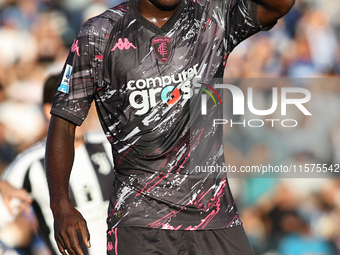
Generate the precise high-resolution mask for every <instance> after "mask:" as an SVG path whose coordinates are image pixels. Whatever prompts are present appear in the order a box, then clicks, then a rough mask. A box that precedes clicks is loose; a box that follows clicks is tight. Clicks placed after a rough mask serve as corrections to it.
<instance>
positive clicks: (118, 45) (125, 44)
mask: <svg viewBox="0 0 340 255" xmlns="http://www.w3.org/2000/svg"><path fill="white" fill-rule="evenodd" d="M131 47H132V48H133V49H135V50H136V49H137V47H136V46H134V45H133V44H132V43H130V42H129V39H127V38H125V39H124V42H123V39H122V38H119V39H118V42H117V43H116V45H115V47H113V49H112V50H111V51H115V50H116V49H117V48H118V49H119V50H124V49H125V50H128V49H130V48H131Z"/></svg>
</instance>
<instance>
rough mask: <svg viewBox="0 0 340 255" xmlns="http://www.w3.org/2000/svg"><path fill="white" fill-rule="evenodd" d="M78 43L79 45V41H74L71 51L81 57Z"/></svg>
mask: <svg viewBox="0 0 340 255" xmlns="http://www.w3.org/2000/svg"><path fill="white" fill-rule="evenodd" d="M78 43H79V41H78V40H76V39H75V40H74V41H73V44H72V47H71V51H72V52H77V56H78V57H80V55H79V46H78Z"/></svg>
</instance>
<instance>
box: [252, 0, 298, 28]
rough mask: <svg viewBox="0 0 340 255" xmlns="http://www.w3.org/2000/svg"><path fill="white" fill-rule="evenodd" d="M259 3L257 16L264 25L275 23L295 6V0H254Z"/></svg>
mask: <svg viewBox="0 0 340 255" xmlns="http://www.w3.org/2000/svg"><path fill="white" fill-rule="evenodd" d="M252 1H253V2H255V3H257V4H258V7H257V16H258V18H259V21H260V24H261V26H262V27H268V26H271V25H274V24H275V22H276V21H277V20H278V19H280V18H282V17H283V16H284V15H286V14H287V13H288V12H289V11H290V9H291V8H292V7H293V5H294V3H295V0H252Z"/></svg>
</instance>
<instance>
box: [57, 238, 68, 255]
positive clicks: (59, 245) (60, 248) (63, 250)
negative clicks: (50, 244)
mask: <svg viewBox="0 0 340 255" xmlns="http://www.w3.org/2000/svg"><path fill="white" fill-rule="evenodd" d="M57 246H58V250H59V251H60V253H61V254H63V255H66V252H65V248H64V247H63V245H62V244H61V243H60V242H59V241H57Z"/></svg>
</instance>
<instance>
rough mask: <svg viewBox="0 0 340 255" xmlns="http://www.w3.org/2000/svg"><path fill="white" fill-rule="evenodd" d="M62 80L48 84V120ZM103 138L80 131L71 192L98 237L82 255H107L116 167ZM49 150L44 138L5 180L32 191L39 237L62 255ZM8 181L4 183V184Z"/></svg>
mask: <svg viewBox="0 0 340 255" xmlns="http://www.w3.org/2000/svg"><path fill="white" fill-rule="evenodd" d="M59 79H60V75H53V76H51V77H49V78H48V79H47V81H46V82H45V86H44V93H43V111H44V113H45V116H46V118H47V119H49V118H50V110H51V107H52V100H53V96H54V93H55V90H56V89H57V84H58V81H59ZM98 137H100V139H98ZM103 137H104V139H102V138H101V136H98V135H97V134H95V133H94V132H93V133H86V134H84V128H83V127H81V128H80V129H77V132H76V139H75V140H76V141H75V148H76V150H75V160H74V164H73V172H72V175H71V177H70V189H69V190H68V192H69V194H70V199H71V201H72V205H73V206H74V207H76V208H77V210H79V211H80V212H81V213H82V214H83V215H84V217H85V218H86V219H87V222H88V224H89V229H90V230H91V232H93V234H94V236H93V237H94V239H93V240H92V244H93V245H92V247H91V248H90V249H88V248H87V247H86V246H85V245H83V247H82V252H83V253H84V254H90V255H91V254H92V255H97V254H98V253H105V249H106V248H105V246H106V242H105V239H106V234H105V231H106V229H107V226H106V223H105V221H102V220H101V219H102V218H103V217H105V216H106V214H107V207H108V204H109V192H110V189H111V187H112V180H113V166H112V163H111V162H112V157H111V153H110V145H109V143H108V142H107V141H106V139H105V136H103ZM84 139H85V140H84ZM93 140H96V141H93ZM45 148H46V140H45V139H44V140H42V141H40V142H38V143H37V144H35V145H33V146H32V147H31V148H29V149H27V150H26V151H24V152H23V153H21V154H20V155H18V156H17V157H16V159H15V160H14V161H13V162H12V163H11V164H10V165H9V166H8V167H7V168H6V169H5V171H4V173H3V175H2V176H1V178H2V180H4V181H6V182H8V183H9V184H11V185H12V186H14V187H16V188H20V189H22V188H23V189H25V190H26V191H28V193H29V194H30V196H31V197H32V198H33V200H34V201H33V203H32V205H33V209H34V212H35V214H36V217H37V219H38V223H39V228H40V229H39V230H40V233H39V234H40V235H41V237H42V238H43V239H44V240H45V242H46V244H47V246H48V247H49V248H50V250H51V252H52V254H58V247H57V245H56V243H55V241H54V231H53V215H52V212H51V210H50V208H49V195H48V186H47V180H46V172H45V170H44V158H45ZM6 182H1V181H0V184H1V183H6ZM24 194H25V193H24ZM26 200H27V199H26ZM26 200H24V201H26ZM14 238H16V237H14Z"/></svg>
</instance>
